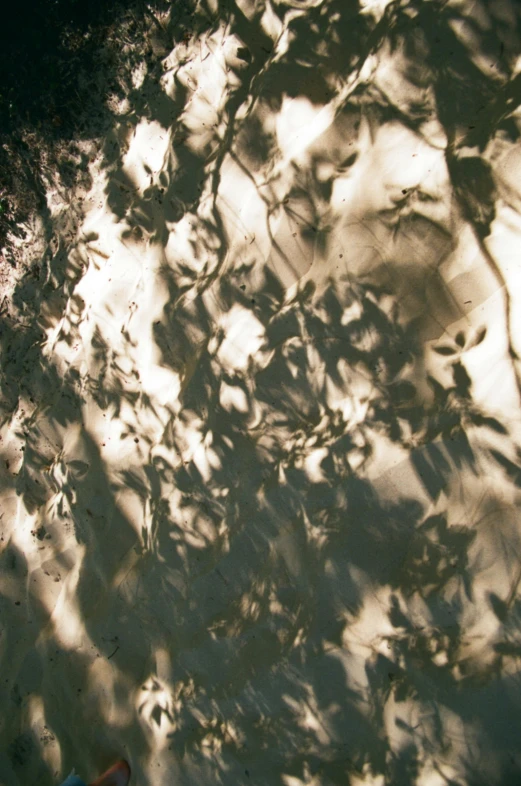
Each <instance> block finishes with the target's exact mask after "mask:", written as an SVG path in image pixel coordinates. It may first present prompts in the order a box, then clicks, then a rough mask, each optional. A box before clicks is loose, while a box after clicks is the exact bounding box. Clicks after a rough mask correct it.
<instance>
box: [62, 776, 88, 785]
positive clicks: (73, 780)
mask: <svg viewBox="0 0 521 786" xmlns="http://www.w3.org/2000/svg"><path fill="white" fill-rule="evenodd" d="M61 786H87V785H86V783H85V781H82V779H81V778H78V776H77V775H72V774H71V775H69V777H68V778H65V780H64V781H63V783H62V784H61Z"/></svg>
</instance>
